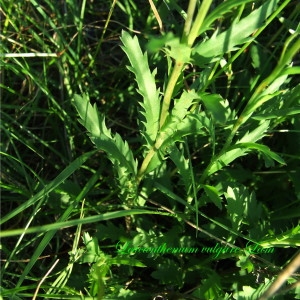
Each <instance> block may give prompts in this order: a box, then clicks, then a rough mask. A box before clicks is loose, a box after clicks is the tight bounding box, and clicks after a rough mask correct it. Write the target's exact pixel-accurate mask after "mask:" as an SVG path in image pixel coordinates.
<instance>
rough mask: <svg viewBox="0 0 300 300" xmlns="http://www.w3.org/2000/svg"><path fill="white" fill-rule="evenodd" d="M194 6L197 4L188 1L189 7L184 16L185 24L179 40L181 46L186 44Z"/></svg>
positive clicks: (192, 0)
mask: <svg viewBox="0 0 300 300" xmlns="http://www.w3.org/2000/svg"><path fill="white" fill-rule="evenodd" d="M196 4H197V1H196V0H190V3H189V7H188V10H187V16H186V20H185V24H184V28H183V34H182V39H181V42H182V43H183V44H185V43H187V39H188V36H189V33H190V30H191V27H192V22H193V16H194V12H195V8H196Z"/></svg>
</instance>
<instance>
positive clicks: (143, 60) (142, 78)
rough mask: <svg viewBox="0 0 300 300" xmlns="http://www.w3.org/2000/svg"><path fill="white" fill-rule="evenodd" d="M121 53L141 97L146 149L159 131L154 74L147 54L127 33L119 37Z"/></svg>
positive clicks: (158, 111)
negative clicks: (134, 78)
mask: <svg viewBox="0 0 300 300" xmlns="http://www.w3.org/2000/svg"><path fill="white" fill-rule="evenodd" d="M121 41H122V43H123V45H124V46H122V49H123V51H124V52H125V53H126V55H127V57H128V59H129V61H130V64H131V67H129V70H130V71H132V72H133V73H134V74H135V77H136V81H137V84H138V88H139V89H138V92H139V93H140V94H141V95H142V96H143V102H140V104H141V106H142V108H143V111H142V112H141V113H142V115H143V116H144V117H145V120H143V121H142V122H141V123H142V124H144V127H145V128H141V133H142V134H143V135H144V136H145V139H146V142H147V145H148V147H149V148H150V147H152V146H153V144H154V142H155V139H156V136H157V132H158V129H159V114H160V98H159V91H158V90H157V88H156V84H155V72H153V73H151V71H150V68H149V65H148V59H147V53H145V54H143V53H142V50H141V48H140V45H139V42H138V39H137V37H136V36H134V37H133V38H132V37H131V36H130V35H129V33H128V32H125V31H123V32H122V36H121Z"/></svg>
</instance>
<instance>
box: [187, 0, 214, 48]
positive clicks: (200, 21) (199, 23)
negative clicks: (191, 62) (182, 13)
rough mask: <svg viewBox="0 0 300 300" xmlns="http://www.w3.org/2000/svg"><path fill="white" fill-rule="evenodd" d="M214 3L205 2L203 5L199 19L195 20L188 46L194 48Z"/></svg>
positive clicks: (205, 0) (208, 0)
mask: <svg viewBox="0 0 300 300" xmlns="http://www.w3.org/2000/svg"><path fill="white" fill-rule="evenodd" d="M211 3H212V0H204V1H203V2H202V4H201V7H200V8H199V11H198V14H197V17H196V19H195V22H194V24H193V27H192V29H191V31H190V33H189V36H188V39H187V44H188V45H189V46H192V45H193V44H194V41H195V39H196V38H197V37H198V35H199V31H200V28H201V26H202V24H203V21H204V18H205V16H206V14H207V12H208V10H209V8H210V5H211Z"/></svg>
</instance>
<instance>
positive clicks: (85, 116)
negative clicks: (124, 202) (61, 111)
mask: <svg viewBox="0 0 300 300" xmlns="http://www.w3.org/2000/svg"><path fill="white" fill-rule="evenodd" d="M74 100H75V101H74V104H75V107H76V109H77V111H78V113H79V116H80V118H81V119H80V120H79V121H80V123H81V124H82V125H83V126H84V127H85V128H86V129H87V130H88V134H89V136H90V139H91V141H92V142H93V143H94V144H95V145H96V147H97V149H101V150H103V151H105V152H106V154H107V156H108V158H109V159H110V161H111V162H112V164H113V166H114V169H115V171H116V173H117V175H118V180H119V185H120V188H121V194H122V195H125V198H127V199H128V198H133V197H135V195H136V190H137V184H136V180H135V177H136V175H137V162H136V161H135V160H134V157H133V154H132V151H131V150H130V148H129V146H128V143H127V142H126V141H125V142H124V141H123V140H122V138H121V137H120V135H119V134H115V135H114V136H112V134H111V131H110V129H108V128H107V127H106V125H105V119H104V116H102V115H101V114H99V113H98V111H97V108H96V105H94V106H92V105H91V104H90V102H89V99H88V96H87V95H83V97H81V96H79V95H75V97H74Z"/></svg>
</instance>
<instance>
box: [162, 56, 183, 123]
mask: <svg viewBox="0 0 300 300" xmlns="http://www.w3.org/2000/svg"><path fill="white" fill-rule="evenodd" d="M183 66H184V64H183V63H182V62H176V63H175V66H174V68H173V70H172V73H171V77H170V80H169V82H168V85H167V88H166V92H165V96H164V101H163V104H162V108H161V114H160V121H159V127H160V128H162V126H163V125H164V123H165V121H166V118H167V116H168V112H169V107H170V103H171V98H172V95H173V91H174V88H175V85H176V83H177V80H178V78H179V76H180V74H181V71H182V68H183Z"/></svg>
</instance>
